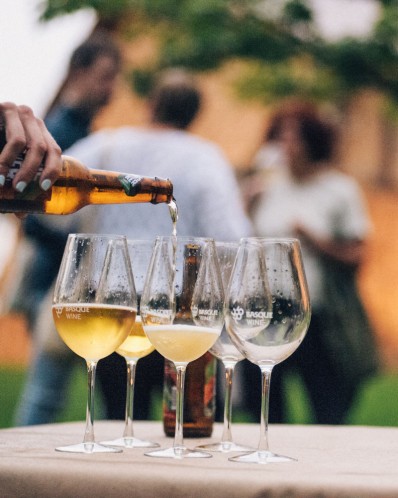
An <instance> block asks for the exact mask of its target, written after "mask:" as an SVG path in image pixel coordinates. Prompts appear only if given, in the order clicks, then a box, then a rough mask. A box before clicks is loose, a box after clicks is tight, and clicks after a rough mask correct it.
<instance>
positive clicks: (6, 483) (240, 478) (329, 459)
mask: <svg viewBox="0 0 398 498" xmlns="http://www.w3.org/2000/svg"><path fill="white" fill-rule="evenodd" d="M232 429H233V434H234V439H235V441H236V442H240V443H243V442H244V443H246V444H247V443H250V444H252V445H255V444H256V442H257V439H258V436H259V426H258V425H257V424H236V425H234V426H233V428H232ZM122 431H123V422H107V421H98V422H96V426H95V433H96V439H97V440H98V441H100V440H101V439H111V438H114V437H118V436H120V435H121V434H122ZM83 432H84V424H83V423H81V422H77V423H76V422H75V423H67V424H51V425H41V426H33V427H20V428H13V429H3V430H0V497H1V498H20V497H24V498H25V497H26V498H28V497H29V498H36V497H37V498H47V497H48V498H50V497H51V498H72V497H73V498H113V497H123V498H125V497H134V498H146V497H162V498H163V497H164V498H174V497H176V498H179V497H184V498H187V497H189V498H203V497H204V496H207V497H209V498H210V497H211V498H213V497H217V498H224V497H225V498H274V497H277V498H282V497H283V498H292V497H300V498H315V497H316V498H322V497H327V498H343V497H344V498H348V497H349V498H377V497H391V498H392V497H394V498H396V497H398V428H378V427H354V426H338V427H337V426H333V427H332V426H309V425H308V426H307V425H271V426H270V429H269V433H270V445H271V449H272V450H273V451H275V452H278V453H281V454H287V455H289V456H293V457H296V458H298V462H292V463H282V464H267V465H253V464H243V463H236V462H229V461H228V457H227V455H226V454H213V458H206V459H197V460H196V459H186V460H182V461H178V460H167V459H157V458H149V457H147V456H144V453H145V450H143V449H142V450H141V449H130V450H124V452H123V453H102V454H98V453H97V454H91V455H81V454H70V453H68V454H67V453H60V452H56V451H54V448H55V447H56V446H59V445H66V444H70V443H75V442H80V441H81V440H82V437H83ZM221 432H222V427H221V426H220V425H219V424H216V425H215V429H214V432H213V437H212V438H211V440H215V439H218V438H219V437H220V435H221ZM135 435H136V436H137V437H142V438H150V439H153V440H156V441H158V442H159V443H161V445H162V446H165V445H170V444H171V443H172V439H171V438H166V437H165V436H164V435H163V429H162V425H161V423H160V422H135ZM209 441H210V438H209V439H186V443H187V446H195V445H197V444H201V443H203V442H209Z"/></svg>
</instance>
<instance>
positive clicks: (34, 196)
mask: <svg viewBox="0 0 398 498" xmlns="http://www.w3.org/2000/svg"><path fill="white" fill-rule="evenodd" d="M23 160H24V156H23V155H22V154H20V155H19V156H18V157H17V159H16V160H15V161H14V163H13V165H12V166H11V168H10V169H9V170H8V174H7V177H6V181H5V184H4V188H3V189H2V191H1V198H2V199H18V200H21V201H36V200H37V201H39V200H40V201H43V200H46V199H47V200H48V199H50V198H51V190H49V191H48V192H45V191H44V190H42V189H41V188H40V185H39V178H40V175H41V173H42V171H43V166H41V167H40V168H39V169H38V170H37V173H36V175H35V177H34V178H33V180H32V181H30V182H29V184H28V185H27V187H26V188H25V190H24V191H23V192H22V193H19V192H16V191H15V190H14V189H13V188H11V184H12V181H13V180H14V178H15V175H16V174H17V173H18V171H19V170H20V169H21V166H22V161H23Z"/></svg>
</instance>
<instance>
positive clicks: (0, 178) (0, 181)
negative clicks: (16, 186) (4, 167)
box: [0, 175, 6, 187]
mask: <svg viewBox="0 0 398 498" xmlns="http://www.w3.org/2000/svg"><path fill="white" fill-rule="evenodd" d="M5 182H6V177H5V176H4V175H0V186H1V187H4V184H5Z"/></svg>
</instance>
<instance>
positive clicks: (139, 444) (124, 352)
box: [102, 239, 159, 448]
mask: <svg viewBox="0 0 398 498" xmlns="http://www.w3.org/2000/svg"><path fill="white" fill-rule="evenodd" d="M153 243H154V242H153V240H132V239H129V240H127V246H128V251H129V255H130V260H131V265H132V268H133V275H134V284H135V290H136V293H137V304H138V311H137V316H136V318H135V323H134V325H133V326H132V328H131V331H130V334H129V335H128V337H127V339H126V340H125V341H124V342H123V343H122V344H121V345H120V346H119V347H118V348H117V349H116V352H117V353H119V354H120V355H121V356H123V357H124V358H125V360H126V365H127V392H126V412H125V413H126V417H125V425H124V432H123V437H121V438H117V439H113V440H111V441H103V442H102V444H107V445H111V446H117V447H119V446H122V447H124V448H155V447H157V446H159V444H158V443H155V442H152V441H147V440H145V439H139V438H137V437H135V436H134V428H133V412H134V383H135V371H136V367H137V362H138V360H139V359H140V358H144V357H145V356H147V355H149V354H150V353H152V351H154V350H155V348H154V347H153V345H152V344H151V342H150V341H149V339H148V338H147V336H146V335H145V332H144V329H143V327H142V323H141V316H140V300H141V294H142V289H143V287H144V282H145V276H146V272H147V269H148V265H149V260H150V258H151V255H152V249H153Z"/></svg>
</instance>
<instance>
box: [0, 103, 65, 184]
mask: <svg viewBox="0 0 398 498" xmlns="http://www.w3.org/2000/svg"><path fill="white" fill-rule="evenodd" d="M0 115H1V116H2V118H3V123H4V126H5V134H6V142H7V143H6V145H5V146H4V148H3V150H2V152H1V153H0V185H4V181H5V178H6V176H7V173H8V171H9V168H10V167H11V166H12V164H13V162H14V161H15V159H16V158H17V156H18V155H19V154H20V153H22V152H25V158H24V160H23V162H22V165H21V168H20V169H19V170H18V172H17V173H16V175H15V177H14V179H13V182H12V185H13V187H14V188H15V189H16V190H17V191H19V192H23V190H24V189H25V188H26V186H27V185H28V183H29V182H30V181H32V180H33V179H34V178H35V176H36V174H37V172H38V171H40V168H41V167H42V171H41V174H40V186H41V187H42V189H43V190H48V189H49V188H50V187H51V185H52V184H53V183H54V181H55V180H56V178H57V177H58V175H59V173H60V171H61V167H62V161H61V150H60V148H59V147H58V145H57V143H56V142H55V140H54V139H53V137H52V136H51V135H50V133H49V132H48V130H47V128H46V126H45V124H44V123H43V121H42V120H41V119H39V118H37V117H36V116H35V115H34V114H33V111H32V110H31V109H30V108H29V107H27V106H24V105H21V106H16V105H15V104H12V103H9V102H7V103H3V104H0ZM3 180H4V181H3Z"/></svg>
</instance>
